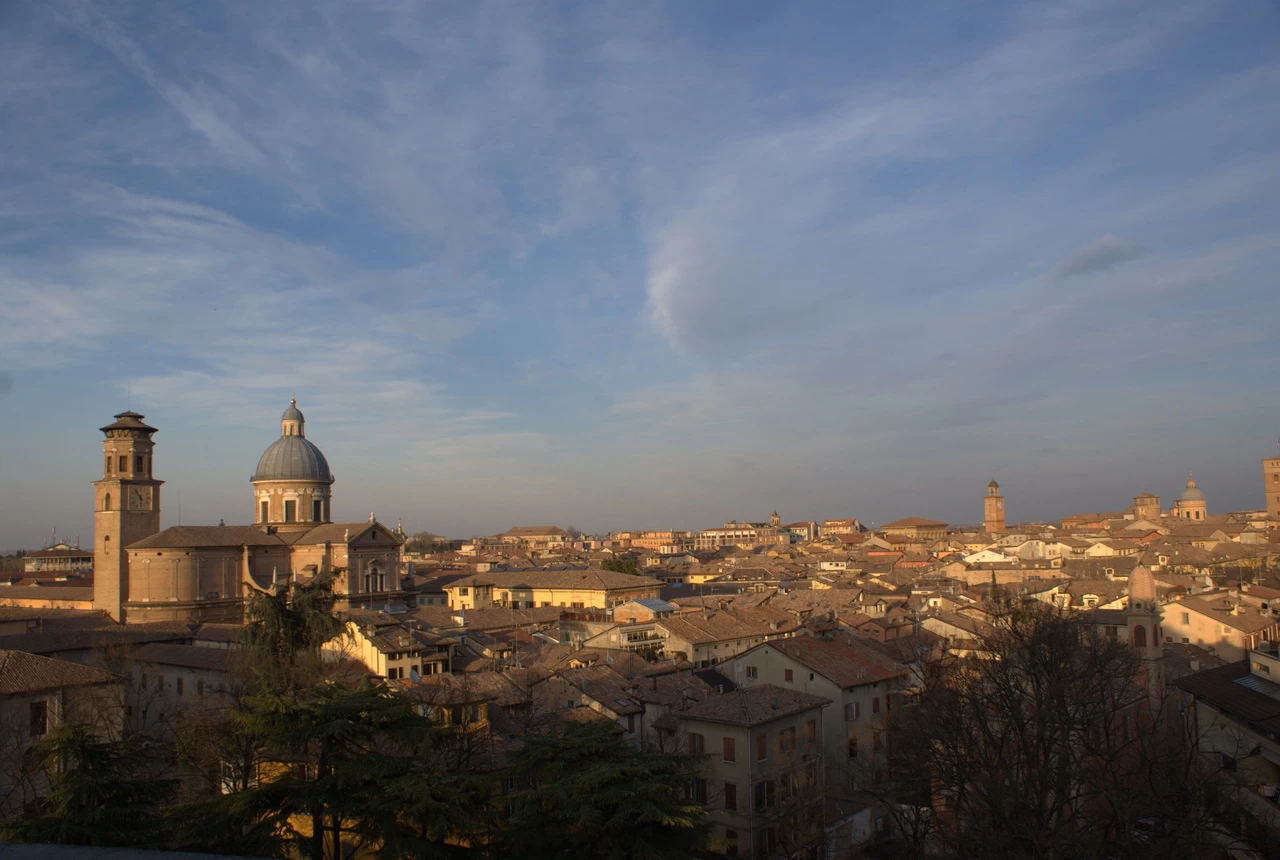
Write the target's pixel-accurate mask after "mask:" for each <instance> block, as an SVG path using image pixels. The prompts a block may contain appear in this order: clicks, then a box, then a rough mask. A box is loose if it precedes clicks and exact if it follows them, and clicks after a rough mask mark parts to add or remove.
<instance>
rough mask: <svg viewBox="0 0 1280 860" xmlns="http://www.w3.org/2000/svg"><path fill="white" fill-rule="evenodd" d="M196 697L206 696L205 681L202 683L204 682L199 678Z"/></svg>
mask: <svg viewBox="0 0 1280 860" xmlns="http://www.w3.org/2000/svg"><path fill="white" fill-rule="evenodd" d="M196 695H197V696H203V695H204V681H202V680H200V679H198V678H197V679H196Z"/></svg>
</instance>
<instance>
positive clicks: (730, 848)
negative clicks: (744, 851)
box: [724, 830, 738, 857]
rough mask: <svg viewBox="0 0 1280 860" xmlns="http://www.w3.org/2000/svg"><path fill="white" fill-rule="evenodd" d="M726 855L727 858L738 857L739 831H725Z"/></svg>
mask: <svg viewBox="0 0 1280 860" xmlns="http://www.w3.org/2000/svg"><path fill="white" fill-rule="evenodd" d="M724 842H725V845H724V853H725V856H726V857H737V856H738V831H736V830H725V832H724Z"/></svg>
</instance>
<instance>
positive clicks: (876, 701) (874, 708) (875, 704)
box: [871, 696, 880, 714]
mask: <svg viewBox="0 0 1280 860" xmlns="http://www.w3.org/2000/svg"><path fill="white" fill-rule="evenodd" d="M871 713H873V714H878V713H880V697H879V696H875V697H874V698H872V700H871Z"/></svg>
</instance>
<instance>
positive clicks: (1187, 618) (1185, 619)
mask: <svg viewBox="0 0 1280 860" xmlns="http://www.w3.org/2000/svg"><path fill="white" fill-rule="evenodd" d="M1182 623H1183V624H1190V623H1191V613H1190V612H1184V613H1182Z"/></svg>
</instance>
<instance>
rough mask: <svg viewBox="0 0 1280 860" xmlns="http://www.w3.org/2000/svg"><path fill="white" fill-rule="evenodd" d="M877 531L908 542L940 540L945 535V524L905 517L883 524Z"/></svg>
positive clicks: (922, 518) (921, 518)
mask: <svg viewBox="0 0 1280 860" xmlns="http://www.w3.org/2000/svg"><path fill="white" fill-rule="evenodd" d="M879 531H880V532H882V533H883V534H886V535H893V536H897V537H904V538H907V539H908V540H940V539H941V538H944V537H946V535H947V524H946V523H941V522H938V521H937V520H927V519H925V518H924V517H907V518H905V519H901V520H894V521H893V522H891V523H885V524H884V525H882V526H881V527H880V528H879Z"/></svg>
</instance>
